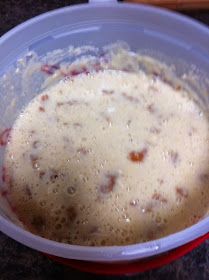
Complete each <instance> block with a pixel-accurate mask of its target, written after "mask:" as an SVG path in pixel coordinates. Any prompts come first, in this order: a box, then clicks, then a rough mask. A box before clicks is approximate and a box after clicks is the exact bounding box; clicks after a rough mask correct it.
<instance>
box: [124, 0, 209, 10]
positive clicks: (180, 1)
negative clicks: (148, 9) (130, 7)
mask: <svg viewBox="0 0 209 280" xmlns="http://www.w3.org/2000/svg"><path fill="white" fill-rule="evenodd" d="M125 2H130V3H142V4H150V5H155V6H161V7H165V8H169V9H176V10H191V9H209V0H125Z"/></svg>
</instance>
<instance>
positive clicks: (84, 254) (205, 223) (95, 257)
mask: <svg viewBox="0 0 209 280" xmlns="http://www.w3.org/2000/svg"><path fill="white" fill-rule="evenodd" d="M92 7H100V8H101V9H102V8H103V7H117V8H122V7H123V8H124V7H125V8H127V9H130V10H132V9H134V10H136V9H140V10H141V11H142V10H143V11H144V12H145V13H146V12H149V13H154V14H158V15H160V16H169V17H171V18H173V19H175V20H176V21H181V22H182V23H183V24H186V25H190V27H195V28H196V29H198V30H199V31H201V32H203V33H205V34H206V35H207V36H208V38H209V29H208V27H207V26H206V25H204V24H201V23H199V22H198V21H196V20H193V19H190V18H189V17H187V16H183V15H180V14H178V13H175V12H173V11H172V12H171V11H168V10H166V9H162V8H157V7H153V6H149V5H141V4H126V3H117V2H116V3H111V2H108V3H91V5H89V4H79V5H74V6H68V7H64V8H59V9H56V10H53V11H49V12H46V13H43V14H41V15H39V16H36V17H34V18H32V19H29V20H27V21H25V22H23V23H21V24H19V25H18V26H16V27H14V28H13V29H11V30H10V31H8V32H7V33H6V34H5V35H3V36H2V37H0V45H1V44H2V43H3V42H6V40H8V39H9V38H11V37H12V36H13V35H14V34H16V33H18V32H19V31H22V30H24V29H25V28H29V27H30V26H31V25H33V24H35V23H37V22H39V21H41V20H43V19H44V18H46V17H51V16H56V15H58V14H62V13H63V12H68V11H69V12H72V11H85V9H91V8H92ZM0 231H2V232H3V233H5V234H6V235H8V236H9V237H11V238H13V239H15V240H16V241H19V242H20V243H22V244H24V245H26V246H28V247H31V248H33V249H36V250H39V251H42V252H44V253H47V254H51V255H55V256H58V257H62V258H69V259H77V260H86V261H98V262H102V261H103V262H113V261H127V260H135V259H142V258H146V257H150V256H154V255H159V254H161V253H164V252H167V251H169V250H171V249H174V248H176V247H179V246H181V245H184V244H186V243H188V242H190V241H193V240H195V239H196V238H198V237H200V236H202V235H204V234H206V233H208V232H209V217H206V218H204V219H203V220H201V221H200V222H198V223H197V224H195V225H192V226H191V227H189V228H186V229H184V230H182V231H179V232H177V233H174V234H171V235H169V236H166V237H163V238H160V239H158V240H152V241H149V242H144V243H138V244H133V245H126V246H105V247H91V246H80V245H70V244H64V243H59V242H56V241H52V240H48V239H45V238H42V237H40V236H37V235H34V234H32V233H30V232H28V231H26V230H25V229H23V228H21V227H19V226H17V225H15V224H13V223H12V222H10V221H8V220H7V219H5V218H4V217H2V216H0Z"/></svg>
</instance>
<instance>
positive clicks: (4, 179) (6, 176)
mask: <svg viewBox="0 0 209 280" xmlns="http://www.w3.org/2000/svg"><path fill="white" fill-rule="evenodd" d="M2 182H3V183H6V184H9V183H10V177H9V174H8V171H7V168H6V167H5V166H3V167H2Z"/></svg>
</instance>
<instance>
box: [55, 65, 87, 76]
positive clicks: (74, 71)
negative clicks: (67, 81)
mask: <svg viewBox="0 0 209 280" xmlns="http://www.w3.org/2000/svg"><path fill="white" fill-rule="evenodd" d="M60 72H61V74H62V75H63V76H64V77H74V76H78V75H80V74H88V73H89V70H88V69H87V68H86V67H85V66H83V67H81V68H80V69H72V70H70V71H69V72H64V71H62V70H61V71H60Z"/></svg>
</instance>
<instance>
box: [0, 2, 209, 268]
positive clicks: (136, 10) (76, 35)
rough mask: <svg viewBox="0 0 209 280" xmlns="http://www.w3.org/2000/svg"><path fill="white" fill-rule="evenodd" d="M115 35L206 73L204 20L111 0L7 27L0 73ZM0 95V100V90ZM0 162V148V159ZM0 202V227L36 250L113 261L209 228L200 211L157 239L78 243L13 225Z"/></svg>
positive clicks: (208, 49)
mask: <svg viewBox="0 0 209 280" xmlns="http://www.w3.org/2000/svg"><path fill="white" fill-rule="evenodd" d="M93 2H97V3H93ZM116 40H121V41H125V42H127V43H128V44H129V45H130V47H131V49H133V50H140V51H142V52H143V51H144V52H149V53H153V54H154V55H155V56H158V57H162V58H163V61H164V62H165V63H167V64H173V65H175V67H176V71H177V72H178V73H179V75H181V74H183V72H184V71H185V69H187V70H190V69H194V68H195V69H197V70H198V71H201V72H203V73H205V74H206V75H208V76H209V29H208V28H207V27H206V26H204V25H201V24H199V23H198V22H195V21H193V20H191V19H189V18H187V17H184V16H181V15H178V14H176V13H173V12H169V11H167V10H163V9H159V8H154V7H151V6H146V5H131V4H123V3H117V2H115V1H92V3H90V4H85V5H76V6H72V7H66V8H62V9H58V10H55V11H52V12H48V13H45V14H43V15H41V16H38V17H35V18H33V19H31V20H29V21H27V22H25V23H23V24H21V25H19V26H17V27H16V28H14V29H12V30H11V31H9V32H8V33H7V34H5V35H4V36H2V37H1V38H0V74H3V73H5V72H6V71H7V69H8V67H9V66H11V65H12V64H14V63H15V62H16V61H17V60H18V58H20V57H21V56H22V55H23V54H24V53H26V52H28V51H31V50H32V51H35V52H36V53H38V54H39V55H44V54H46V52H48V51H52V50H54V49H58V48H65V47H67V46H69V45H74V46H81V45H89V44H90V45H91V44H92V45H94V46H97V47H102V46H104V45H107V44H109V43H112V42H115V41H116ZM182 65H183V66H182ZM0 95H1V100H4V99H5V98H4V96H3V94H2V93H1V92H0ZM4 102H7V101H4ZM27 102H28V100H27V99H21V104H20V105H19V108H21V106H24V105H25V104H27ZM2 104H3V103H2ZM6 107H7V104H6V103H4V106H1V105H0V112H1V115H5V112H4V110H6V109H5V108H6ZM19 108H17V111H16V112H14V114H12V115H10V116H9V117H8V119H7V118H1V120H0V127H9V126H11V125H12V123H13V121H14V120H15V117H16V115H17V113H18V110H19ZM2 162H3V151H2V149H0V164H2ZM3 208H4V206H3V205H1V206H0V209H2V210H4V211H2V215H0V230H1V231H2V232H4V233H5V234H7V235H8V236H10V237H12V238H13V239H15V240H17V241H19V242H21V243H22V244H25V245H27V246H29V247H31V248H34V249H36V250H39V251H41V252H44V253H47V254H50V255H53V256H57V257H62V258H65V259H73V260H82V261H92V262H102V263H113V262H127V261H133V260H135V261H136V260H142V259H144V258H147V257H151V256H152V257H153V256H154V257H157V256H159V255H161V254H162V253H165V252H168V251H170V250H171V249H174V248H178V247H180V246H182V245H184V244H191V243H189V242H191V241H194V240H196V239H197V238H199V239H198V240H201V242H202V241H203V239H204V238H202V239H201V236H203V235H205V234H207V233H208V231H209V217H205V218H204V219H203V220H201V221H200V222H198V223H197V224H195V225H193V226H191V227H190V228H187V229H185V230H183V231H181V232H178V233H175V234H172V235H170V236H167V237H164V238H161V239H159V240H154V241H150V242H146V243H141V244H135V245H129V246H109V247H83V246H75V245H68V244H62V243H58V242H54V241H51V240H47V239H44V238H41V237H39V236H36V235H34V234H32V233H30V232H28V231H26V230H24V229H23V228H21V227H20V226H18V225H16V224H15V223H14V221H12V220H11V219H10V218H9V217H8V215H5V214H4V213H5V209H3ZM0 213H1V212H0ZM206 237H208V235H205V238H206ZM198 244H199V243H198ZM190 247H191V246H190ZM193 247H194V246H193ZM150 267H152V266H150ZM129 272H130V271H129Z"/></svg>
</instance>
